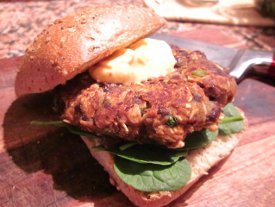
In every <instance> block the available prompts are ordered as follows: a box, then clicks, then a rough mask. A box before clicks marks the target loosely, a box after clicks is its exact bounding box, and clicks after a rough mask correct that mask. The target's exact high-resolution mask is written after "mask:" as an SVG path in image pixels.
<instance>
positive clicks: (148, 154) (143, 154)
mask: <svg viewBox="0 0 275 207" xmlns="http://www.w3.org/2000/svg"><path fill="white" fill-rule="evenodd" d="M120 148H121V147H115V148H112V149H108V150H107V151H109V152H111V153H113V154H115V155H116V156H119V157H121V158H123V159H126V160H129V161H132V162H136V163H140V164H148V163H150V164H155V165H171V164H173V163H175V162H177V161H178V160H179V159H180V158H181V157H184V156H186V153H187V151H184V150H181V151H178V150H173V149H167V148H165V147H161V146H157V145H152V144H142V145H140V144H136V145H132V146H131V147H129V148H127V149H123V150H121V149H120Z"/></svg>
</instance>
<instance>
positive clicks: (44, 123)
mask: <svg viewBox="0 0 275 207" xmlns="http://www.w3.org/2000/svg"><path fill="white" fill-rule="evenodd" d="M31 125H37V126H54V127H65V128H66V129H67V130H68V131H69V132H71V133H72V134H76V135H79V136H86V137H90V138H100V137H99V136H97V135H95V134H93V133H91V132H88V131H84V130H82V129H80V128H79V127H76V126H73V125H70V124H68V123H65V122H63V121H32V122H31Z"/></svg>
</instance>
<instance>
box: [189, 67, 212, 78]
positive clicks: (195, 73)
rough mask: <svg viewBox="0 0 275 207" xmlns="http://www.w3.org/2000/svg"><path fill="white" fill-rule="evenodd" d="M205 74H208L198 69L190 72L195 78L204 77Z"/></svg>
mask: <svg viewBox="0 0 275 207" xmlns="http://www.w3.org/2000/svg"><path fill="white" fill-rule="evenodd" d="M207 74H208V73H207V71H206V70H204V69H202V68H198V69H196V70H194V71H193V72H192V75H193V76H197V77H204V76H206V75H207Z"/></svg>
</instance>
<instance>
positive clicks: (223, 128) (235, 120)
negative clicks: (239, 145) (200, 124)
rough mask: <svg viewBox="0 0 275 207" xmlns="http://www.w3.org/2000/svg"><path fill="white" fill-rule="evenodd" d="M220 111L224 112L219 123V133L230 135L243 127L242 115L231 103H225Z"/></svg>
mask: <svg viewBox="0 0 275 207" xmlns="http://www.w3.org/2000/svg"><path fill="white" fill-rule="evenodd" d="M222 112H223V114H224V118H223V119H222V120H221V123H220V124H219V134H220V135H230V134H233V133H237V132H240V131H242V130H243V129H244V122H243V117H242V115H241V113H240V112H239V111H238V109H237V108H236V107H235V106H234V105H233V104H232V103H229V104H227V105H226V106H225V107H224V108H223V110H222Z"/></svg>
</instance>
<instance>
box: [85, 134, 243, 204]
mask: <svg viewBox="0 0 275 207" xmlns="http://www.w3.org/2000/svg"><path fill="white" fill-rule="evenodd" d="M82 139H83V141H84V142H85V144H86V145H87V147H88V148H89V150H90V152H91V154H92V156H93V157H94V158H95V159H96V160H97V161H98V162H99V163H100V164H101V165H102V166H103V168H104V170H105V171H106V172H108V174H109V176H110V182H111V184H113V185H115V186H116V187H117V189H118V190H120V191H122V192H123V193H124V194H125V195H126V196H127V197H128V199H129V200H130V201H131V202H132V203H134V204H135V205H136V206H142V207H145V206H148V207H149V206H150V207H159V206H165V205H167V204H169V203H170V202H172V201H173V200H175V199H176V198H178V197H179V196H181V195H182V194H183V193H184V192H186V191H187V190H188V189H189V188H190V187H191V186H192V185H193V184H194V183H195V182H196V181H197V180H198V179H199V178H200V177H202V176H203V175H206V174H208V173H207V171H209V169H210V168H211V167H213V166H214V165H216V164H217V163H218V162H219V161H221V160H222V159H224V158H226V157H227V156H228V155H229V154H230V153H231V152H232V150H233V149H234V148H235V147H236V145H237V144H238V141H239V139H238V137H237V136H236V135H234V134H232V135H230V136H219V137H218V138H217V139H216V140H214V141H213V142H212V143H211V144H210V145H208V146H207V147H203V148H200V149H197V150H193V151H190V152H189V153H188V156H187V160H188V161H189V163H190V165H191V168H192V175H191V179H190V180H189V182H188V183H187V185H185V186H183V187H182V188H180V189H178V190H176V191H161V192H154V193H145V192H141V191H138V190H136V189H134V188H132V187H131V186H129V185H127V184H126V183H124V182H123V181H122V180H121V179H120V178H119V177H118V175H117V174H116V173H115V170H114V167H113V166H114V157H113V155H112V154H110V153H109V152H106V151H96V150H92V148H93V147H94V146H95V145H96V143H95V141H94V139H91V138H87V137H82Z"/></svg>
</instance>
